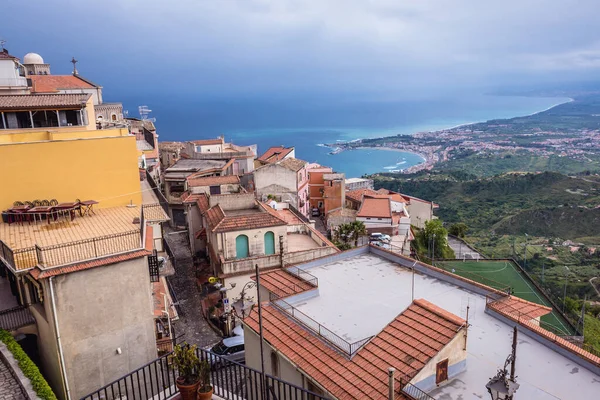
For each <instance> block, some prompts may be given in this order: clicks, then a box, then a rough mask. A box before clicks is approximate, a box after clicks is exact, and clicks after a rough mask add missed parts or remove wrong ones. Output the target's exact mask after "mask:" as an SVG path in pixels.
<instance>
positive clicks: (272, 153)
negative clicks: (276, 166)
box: [258, 146, 294, 163]
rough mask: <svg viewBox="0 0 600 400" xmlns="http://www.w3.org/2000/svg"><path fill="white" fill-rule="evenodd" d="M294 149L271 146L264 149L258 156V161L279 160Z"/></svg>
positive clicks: (272, 161)
mask: <svg viewBox="0 0 600 400" xmlns="http://www.w3.org/2000/svg"><path fill="white" fill-rule="evenodd" d="M293 150H294V148H293V147H283V146H279V147H271V148H269V149H268V150H267V151H265V152H264V153H263V154H262V155H261V156H260V157H258V161H261V162H264V163H274V162H276V161H279V160H283V159H284V158H285V156H287V155H288V154H290V152H292V151H293Z"/></svg>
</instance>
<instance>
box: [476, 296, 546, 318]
mask: <svg viewBox="0 0 600 400" xmlns="http://www.w3.org/2000/svg"><path fill="white" fill-rule="evenodd" d="M487 306H488V307H490V308H492V309H494V310H496V311H498V312H500V313H515V314H518V315H520V316H521V317H523V318H526V319H528V320H532V319H535V318H539V317H541V316H542V315H546V314H549V313H551V312H552V308H551V307H546V306H543V305H540V304H537V303H533V302H531V301H527V300H523V299H520V298H518V297H515V296H506V297H503V298H501V299H499V300H496V301H494V302H491V303H488V305H487Z"/></svg>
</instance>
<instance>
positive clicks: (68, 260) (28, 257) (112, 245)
mask: <svg viewBox="0 0 600 400" xmlns="http://www.w3.org/2000/svg"><path fill="white" fill-rule="evenodd" d="M140 235H141V233H140V230H139V229H136V230H133V231H129V232H123V233H115V234H111V235H106V236H100V237H97V238H92V239H84V240H78V241H75V242H69V243H62V244H56V245H52V246H45V247H40V246H38V245H35V246H34V247H28V248H23V249H17V250H12V249H11V248H10V247H9V246H8V245H6V243H4V242H3V241H1V240H0V257H2V258H3V259H4V261H5V262H6V264H7V265H8V266H9V267H10V268H11V269H12V270H13V271H15V272H16V271H26V270H28V269H31V268H33V267H35V266H39V267H40V268H42V269H45V268H52V267H59V266H61V265H68V264H72V263H75V262H81V261H88V260H94V259H97V258H100V257H105V256H109V255H113V254H120V253H125V252H128V251H132V250H137V249H140V248H141V247H142V241H141V240H140Z"/></svg>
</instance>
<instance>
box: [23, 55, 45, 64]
mask: <svg viewBox="0 0 600 400" xmlns="http://www.w3.org/2000/svg"><path fill="white" fill-rule="evenodd" d="M43 63H44V59H43V58H42V56H40V55H39V54H37V53H27V54H25V57H23V64H43Z"/></svg>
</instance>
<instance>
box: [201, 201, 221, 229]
mask: <svg viewBox="0 0 600 400" xmlns="http://www.w3.org/2000/svg"><path fill="white" fill-rule="evenodd" d="M224 218H225V213H224V212H223V209H222V208H221V206H220V205H218V204H217V205H216V206H214V207H211V208H209V209H208V210H207V211H206V219H207V220H208V226H209V228H210V230H211V231H214V230H215V229H216V228H217V226H218V225H219V224H220V223H221V221H223V219H224Z"/></svg>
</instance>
